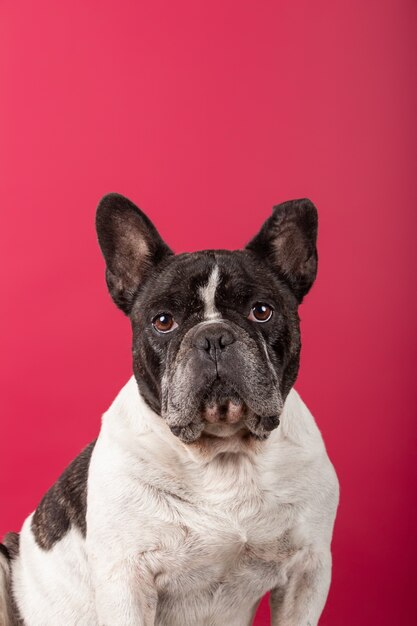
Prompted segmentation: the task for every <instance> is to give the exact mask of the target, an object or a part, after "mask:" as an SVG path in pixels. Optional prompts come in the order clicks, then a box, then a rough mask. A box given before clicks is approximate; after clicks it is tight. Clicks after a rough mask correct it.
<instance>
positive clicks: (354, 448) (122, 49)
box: [0, 0, 417, 626]
mask: <svg viewBox="0 0 417 626" xmlns="http://www.w3.org/2000/svg"><path fill="white" fill-rule="evenodd" d="M416 18H417V4H416V3H415V1H413V0H408V1H406V0H403V1H399V0H391V1H390V0H379V1H376V0H375V1H367V2H364V1H363V0H360V1H359V0H349V1H346V2H345V1H343V2H341V1H336V2H335V1H334V0H328V1H327V0H323V1H317V2H311V1H291V2H290V1H288V2H278V1H276V2H267V1H262V2H249V1H245V2H237V1H236V2H231V1H226V2H225V1H224V0H223V1H218V0H216V1H213V0H212V1H210V2H194V1H191V0H190V1H188V2H178V1H175V2H167V1H163V2H161V1H158V2H137V1H136V2H133V1H124V2H115V1H113V2H109V1H104V2H103V1H102V0H101V1H100V2H98V1H96V2H86V1H85V0H82V1H81V0H75V1H73V2H67V3H62V2H52V1H38V2H29V1H20V2H16V1H14V2H12V1H11V0H3V1H2V2H1V3H0V76H1V97H0V141H1V148H0V189H1V203H2V227H1V229H0V238H1V241H0V255H1V263H0V272H1V276H0V279H1V288H2V324H1V330H0V332H1V338H0V341H1V345H0V349H1V354H2V360H1V379H0V380H1V387H2V389H1V394H0V397H1V407H2V408H1V453H0V464H1V467H0V480H1V485H0V492H1V502H0V507H1V514H0V532H1V533H3V532H5V531H7V530H11V529H16V530H17V529H19V527H20V525H21V523H22V521H23V519H24V517H25V516H26V515H27V514H28V513H29V512H30V511H31V510H32V509H33V508H34V507H35V505H36V503H37V502H38V501H39V499H40V497H41V495H42V494H43V493H44V491H45V490H46V489H47V487H48V486H49V485H50V484H51V483H52V482H53V481H54V480H55V478H56V477H57V476H58V474H59V473H60V472H61V470H62V469H63V468H64V467H65V465H66V464H67V463H68V462H69V460H70V459H71V458H72V457H74V456H75V455H76V454H77V453H78V452H79V450H80V449H81V447H82V446H84V445H85V444H86V443H87V442H88V441H90V440H91V439H92V438H93V437H95V435H96V433H97V431H98V428H99V424H100V414H101V412H103V411H104V410H105V409H106V408H107V406H108V405H109V403H110V402H111V400H112V399H113V397H114V396H115V394H116V392H117V391H118V390H119V388H120V387H121V385H122V384H123V383H124V382H125V381H126V379H127V377H128V376H129V375H130V372H131V365H130V328H129V323H128V321H127V320H126V319H125V318H124V317H123V315H122V314H121V313H120V312H118V311H117V310H116V308H115V307H114V306H113V304H112V302H111V301H110V298H109V296H108V294H107V292H106V287H105V283H104V273H103V272H104V265H103V261H102V259H101V256H100V253H99V249H98V246H97V244H96V236H95V232H94V211H95V206H96V204H97V202H98V199H99V198H100V196H102V195H103V194H104V193H106V192H108V191H118V192H120V193H124V194H126V195H128V196H129V197H131V199H132V200H134V201H135V202H137V203H138V204H139V206H140V207H141V208H142V209H144V210H145V211H146V212H148V214H149V215H150V217H151V218H152V219H153V220H154V221H155V222H156V224H157V225H158V227H159V229H160V231H161V233H162V235H163V236H164V237H165V238H166V239H167V241H168V242H169V244H170V245H171V246H173V248H174V249H175V250H177V251H184V250H196V249H199V248H203V247H227V248H233V247H240V246H242V245H243V244H244V243H245V242H246V241H247V240H248V239H249V238H250V237H251V236H252V235H253V234H254V233H255V232H256V231H257V229H258V228H259V227H260V225H261V223H262V221H263V220H264V219H265V218H266V217H267V216H268V215H269V213H270V210H271V207H272V205H273V204H274V203H277V202H280V201H283V200H286V199H289V198H293V197H300V196H308V197H310V198H311V199H313V201H314V202H315V203H316V204H317V206H318V208H319V214H320V234H319V252H320V265H319V276H318V280H317V283H316V286H315V287H314V289H313V291H312V292H311V294H310V295H309V296H308V298H307V299H306V302H305V304H303V306H302V309H301V317H302V330H303V337H304V348H303V354H302V367H301V373H300V377H299V380H298V384H297V387H298V390H299V391H300V392H301V393H302V395H303V397H304V399H305V400H306V402H307V403H308V405H309V406H310V408H311V410H312V411H313V413H314V414H315V416H316V418H317V421H318V424H319V426H320V428H321V430H322V432H323V434H324V437H325V440H326V442H327V446H328V450H329V453H330V456H331V458H332V460H333V462H334V464H335V466H336V468H337V472H338V474H339V478H340V481H341V506H340V509H339V515H338V518H337V523H336V528H335V535H334V542H333V554H334V575H333V584H332V588H331V592H330V596H329V600H328V604H327V607H326V609H325V612H324V614H323V617H322V620H321V624H323V625H326V624H327V625H333V626H345V625H346V626H352V625H354V626H361V625H363V626H373V625H374V624H375V625H376V624H378V625H379V626H383V625H388V624H390V625H391V626H392V625H393V624H395V625H401V626H407V625H409V624H410V625H411V624H414V623H415V615H416V610H415V590H416V588H417V587H416V582H417V581H416V542H417V532H416V521H417V520H416V517H417V515H416V492H415V488H416V465H417V463H416V460H415V452H414V449H415V445H416V431H417V427H416V420H415V418H416V411H415V407H416V387H417V386H416V382H415V371H416V370H415V354H416V333H415V322H416V313H417V301H416V284H415V261H416V247H415V238H416V235H415V231H416V228H417V219H416V184H415V179H416V171H415V166H416V122H415V115H416V107H417V89H416V75H417V72H416V69H417V68H416V65H417V63H416V60H417V54H416V53H417V38H416V32H417V28H416V27H417V19H416ZM256 623H257V624H258V625H260V624H268V623H269V618H268V610H267V606H266V604H265V603H263V605H262V607H261V609H260V612H259V614H258V618H257V622H256Z"/></svg>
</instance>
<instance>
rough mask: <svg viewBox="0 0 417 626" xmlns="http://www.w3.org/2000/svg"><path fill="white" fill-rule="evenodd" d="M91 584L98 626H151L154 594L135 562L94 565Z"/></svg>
mask: <svg viewBox="0 0 417 626" xmlns="http://www.w3.org/2000/svg"><path fill="white" fill-rule="evenodd" d="M94 581H95V601H96V612H97V621H98V624H99V626H154V624H155V615H156V605H157V601H158V596H157V591H156V588H155V586H154V584H153V578H152V577H151V576H150V575H149V573H148V572H146V571H142V570H141V568H139V567H138V564H137V562H134V561H130V560H126V561H123V562H122V563H118V564H117V565H112V566H109V565H108V564H107V565H104V564H103V563H95V566H94Z"/></svg>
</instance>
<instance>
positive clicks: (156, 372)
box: [97, 194, 317, 444]
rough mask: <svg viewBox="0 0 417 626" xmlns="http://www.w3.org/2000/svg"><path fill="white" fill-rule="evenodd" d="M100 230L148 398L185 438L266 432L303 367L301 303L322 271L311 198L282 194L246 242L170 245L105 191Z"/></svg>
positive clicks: (138, 377) (135, 210)
mask: <svg viewBox="0 0 417 626" xmlns="http://www.w3.org/2000/svg"><path fill="white" fill-rule="evenodd" d="M97 233H98V238H99V243H100V246H101V249H102V252H103V255H104V258H105V260H106V264H107V269H106V279H107V285H108V287H109V291H110V294H111V296H112V298H113V300H114V301H115V303H116V304H117V305H118V306H119V307H120V308H121V309H122V310H123V311H124V312H125V313H126V314H127V315H128V316H129V317H130V320H131V323H132V329H133V369H134V374H135V377H136V380H137V383H138V386H139V388H140V390H141V393H142V395H143V397H144V399H145V401H146V402H147V403H148V404H149V406H150V407H151V408H152V409H153V410H154V411H155V412H156V413H157V414H159V415H160V416H161V417H162V418H164V419H165V420H166V421H167V423H168V425H169V426H170V428H171V431H172V433H173V434H174V435H175V436H177V437H178V438H179V439H181V440H182V441H183V442H184V443H187V444H191V443H193V442H196V441H197V440H199V439H200V438H201V437H202V436H205V435H208V436H216V437H229V436H234V435H235V434H236V433H240V434H241V435H242V436H245V437H247V438H248V437H249V438H255V439H261V440H262V439H265V438H267V436H268V434H269V433H270V431H271V430H273V429H274V428H275V427H277V426H278V424H279V415H280V413H281V411H282V408H283V404H284V401H285V398H286V396H287V394H288V392H289V391H290V389H291V387H292V385H293V384H294V381H295V379H296V376H297V373H298V367H299V357H300V345H301V344H300V330H299V318H298V305H299V304H300V302H301V301H302V299H303V297H304V295H305V294H306V293H307V291H308V290H309V289H310V287H311V285H312V283H313V281H314V279H315V276H316V271H317V252H316V237H317V212H316V209H315V207H314V205H313V204H312V203H311V202H310V201H309V200H294V201H290V202H285V203H283V204H281V205H278V206H277V207H275V208H274V211H273V214H272V216H271V217H270V218H269V219H268V220H267V221H266V222H265V224H264V225H263V227H262V228H261V230H260V232H259V233H258V234H257V235H256V236H255V237H254V238H253V239H252V240H251V241H250V243H249V244H248V245H247V246H246V248H245V249H244V250H239V251H233V252H229V251H226V250H206V251H203V252H196V253H192V254H179V255H174V254H173V253H172V251H171V250H170V249H169V247H168V246H167V245H166V244H165V243H164V242H163V241H162V239H161V237H160V236H159V234H158V232H157V231H156V229H155V227H154V226H153V224H152V223H151V222H150V220H149V219H148V218H147V217H146V216H145V215H144V214H143V213H142V212H141V211H140V210H139V209H138V208H137V207H136V206H135V205H134V204H132V203H131V202H130V201H129V200H127V199H126V198H124V197H122V196H119V195H117V194H109V195H108V196H105V197H104V198H103V199H102V200H101V202H100V204H99V206H98V209H97Z"/></svg>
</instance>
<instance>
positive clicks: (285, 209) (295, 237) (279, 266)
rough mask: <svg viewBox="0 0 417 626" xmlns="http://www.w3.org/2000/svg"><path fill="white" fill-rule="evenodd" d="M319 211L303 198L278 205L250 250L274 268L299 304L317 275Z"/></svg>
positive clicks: (248, 246) (250, 244) (250, 246)
mask: <svg viewBox="0 0 417 626" xmlns="http://www.w3.org/2000/svg"><path fill="white" fill-rule="evenodd" d="M316 240H317V209H316V207H315V206H314V204H313V203H312V202H311V201H310V200H307V199H306V198H303V199H301V200H290V201H288V202H283V203H282V204H278V205H277V206H275V207H274V208H273V213H272V215H271V217H270V218H269V219H267V220H266V222H265V223H264V225H263V226H262V228H261V230H260V231H259V233H258V234H257V235H256V236H255V237H254V238H253V239H252V240H251V241H250V242H249V243H248V245H247V246H246V248H247V249H248V250H251V251H252V252H254V253H255V254H256V255H257V256H258V257H259V258H261V259H262V260H263V261H264V262H265V263H267V264H268V265H269V266H270V267H272V268H273V269H274V270H275V271H276V272H277V273H278V274H279V276H280V278H281V279H283V280H284V281H285V282H286V283H287V284H288V285H289V287H290V288H291V290H292V291H293V293H294V294H295V296H296V298H297V300H298V302H299V303H301V302H302V300H303V298H304V296H305V295H306V293H307V292H308V291H309V289H310V287H311V285H312V284H313V282H314V279H315V278H316V274H317V249H316Z"/></svg>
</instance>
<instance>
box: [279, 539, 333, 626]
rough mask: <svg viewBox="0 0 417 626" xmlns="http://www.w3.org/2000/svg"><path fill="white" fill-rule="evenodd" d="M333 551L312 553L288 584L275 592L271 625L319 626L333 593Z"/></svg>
mask: <svg viewBox="0 0 417 626" xmlns="http://www.w3.org/2000/svg"><path fill="white" fill-rule="evenodd" d="M331 569H332V558H331V554H330V551H326V552H320V553H314V554H311V553H310V554H308V555H307V556H306V558H305V559H303V561H301V562H299V563H297V565H296V566H295V567H294V568H293V571H292V572H291V574H290V575H289V578H288V581H287V583H286V584H285V585H284V586H283V587H278V588H276V589H273V590H272V591H271V595H270V606H271V626H317V624H318V621H319V617H320V615H321V612H322V611H323V608H324V605H325V602H326V599H327V594H328V592H329V586H330V578H331Z"/></svg>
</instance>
